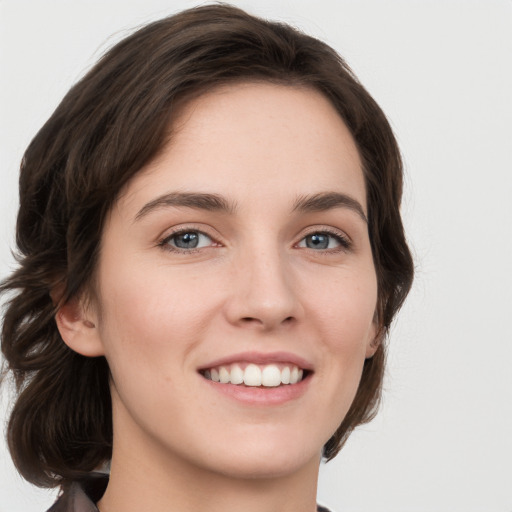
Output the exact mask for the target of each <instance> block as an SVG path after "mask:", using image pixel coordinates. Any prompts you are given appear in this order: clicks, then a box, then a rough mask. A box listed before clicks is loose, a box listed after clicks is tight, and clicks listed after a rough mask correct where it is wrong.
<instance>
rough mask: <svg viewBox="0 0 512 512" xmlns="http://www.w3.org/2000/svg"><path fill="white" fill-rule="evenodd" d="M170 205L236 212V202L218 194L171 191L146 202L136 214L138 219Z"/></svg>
mask: <svg viewBox="0 0 512 512" xmlns="http://www.w3.org/2000/svg"><path fill="white" fill-rule="evenodd" d="M169 206H184V207H186V208H194V209H196V210H207V211H212V212H213V211H215V212H226V213H234V212H235V210H236V204H235V203H231V202H229V201H228V200H227V199H226V198H225V197H223V196H220V195H218V194H203V193H199V192H171V193H169V194H164V195H161V196H159V197H157V198H156V199H153V201H150V202H149V203H147V204H145V205H144V206H143V207H142V208H141V209H140V210H139V211H138V213H137V215H136V216H135V220H136V221H138V220H140V219H142V217H145V216H146V215H148V214H149V213H150V212H153V211H154V210H158V209H160V208H165V207H169Z"/></svg>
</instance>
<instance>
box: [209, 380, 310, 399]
mask: <svg viewBox="0 0 512 512" xmlns="http://www.w3.org/2000/svg"><path fill="white" fill-rule="evenodd" d="M311 378H312V375H311V374H309V375H307V376H306V377H305V378H304V379H303V380H301V381H300V382H297V384H286V385H281V386H276V387H268V388H267V387H251V386H244V385H235V384H220V383H219V382H214V381H212V380H208V379H205V378H204V377H202V379H203V380H204V382H205V383H206V384H207V385H209V386H210V387H211V388H212V389H213V390H215V391H217V392H219V393H223V394H224V395H226V396H228V397H230V398H232V399H234V400H236V401H238V402H243V403H246V404H249V405H263V406H269V405H281V404H285V403H286V402H290V401H292V400H296V399H298V398H300V397H301V396H302V395H303V394H304V393H305V392H306V390H307V388H308V386H309V383H310V381H311Z"/></svg>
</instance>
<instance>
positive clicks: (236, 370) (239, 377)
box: [230, 364, 244, 384]
mask: <svg viewBox="0 0 512 512" xmlns="http://www.w3.org/2000/svg"><path fill="white" fill-rule="evenodd" d="M230 375H231V379H230V380H231V384H242V382H243V381H244V371H243V370H242V368H240V366H238V365H237V364H234V365H233V366H232V367H231V374H230Z"/></svg>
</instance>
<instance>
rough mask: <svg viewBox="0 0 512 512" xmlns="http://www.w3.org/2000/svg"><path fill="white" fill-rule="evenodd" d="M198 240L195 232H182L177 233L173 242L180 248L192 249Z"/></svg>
mask: <svg viewBox="0 0 512 512" xmlns="http://www.w3.org/2000/svg"><path fill="white" fill-rule="evenodd" d="M198 242H199V236H198V234H197V233H183V234H181V235H177V236H176V238H175V240H174V243H175V244H176V247H179V248H180V249H193V248H195V247H197V244H198Z"/></svg>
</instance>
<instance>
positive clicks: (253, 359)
mask: <svg viewBox="0 0 512 512" xmlns="http://www.w3.org/2000/svg"><path fill="white" fill-rule="evenodd" d="M240 362H246V363H252V364H261V365H263V364H272V363H289V364H293V365H295V366H298V367H299V368H302V369H303V370H310V371H311V370H313V365H312V364H311V363H310V362H309V361H307V360H306V359H304V358H303V357H300V356H298V355H296V354H292V353H291V352H269V353H264V352H240V353H238V354H232V355H229V356H226V357H222V358H219V359H215V360H214V361H211V362H209V363H207V364H205V365H201V367H200V368H199V370H207V369H209V368H217V367H219V366H228V365H230V364H233V363H240Z"/></svg>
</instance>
